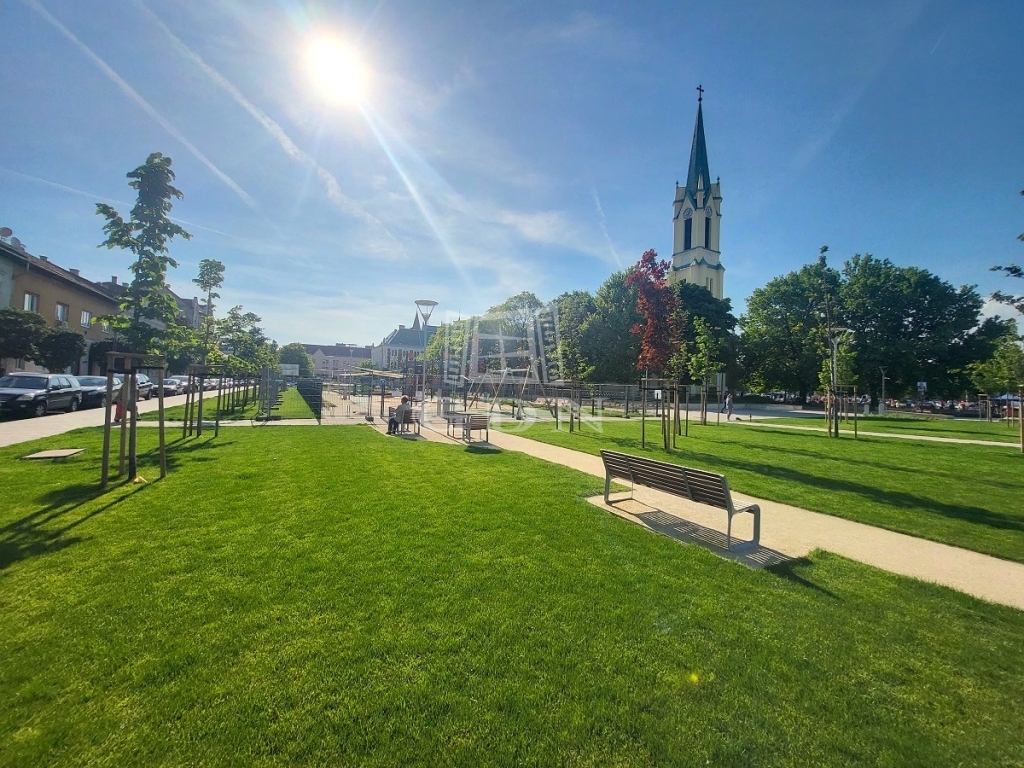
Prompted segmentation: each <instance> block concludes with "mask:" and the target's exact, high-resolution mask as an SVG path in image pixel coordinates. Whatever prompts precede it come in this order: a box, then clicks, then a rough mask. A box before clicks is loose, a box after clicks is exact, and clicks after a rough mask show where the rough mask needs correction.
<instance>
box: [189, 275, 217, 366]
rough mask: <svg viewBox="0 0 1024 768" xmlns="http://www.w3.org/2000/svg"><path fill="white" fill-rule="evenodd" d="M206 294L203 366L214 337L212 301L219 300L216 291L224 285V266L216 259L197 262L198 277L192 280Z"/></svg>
mask: <svg viewBox="0 0 1024 768" xmlns="http://www.w3.org/2000/svg"><path fill="white" fill-rule="evenodd" d="M192 282H193V283H195V284H196V285H198V286H199V287H200V288H201V289H202V290H203V292H204V293H206V316H205V317H204V318H203V344H202V362H203V364H204V365H205V364H206V360H207V358H208V357H209V354H210V340H211V339H212V338H213V336H214V333H213V331H214V326H215V322H214V319H213V300H214V299H219V298H220V294H219V293H217V289H218V288H220V287H221V286H222V285H223V284H224V264H222V263H221V262H219V261H217V260H216V259H203V260H202V261H200V262H199V276H198V277H195V278H193V279H192Z"/></svg>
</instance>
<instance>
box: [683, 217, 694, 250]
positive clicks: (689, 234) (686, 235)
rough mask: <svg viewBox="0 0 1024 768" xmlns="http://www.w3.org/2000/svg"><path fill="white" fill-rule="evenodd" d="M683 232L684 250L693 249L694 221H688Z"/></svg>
mask: <svg viewBox="0 0 1024 768" xmlns="http://www.w3.org/2000/svg"><path fill="white" fill-rule="evenodd" d="M684 226H685V229H684V230H683V250H684V251H688V250H690V249H691V248H692V247H693V219H687V220H686V224H685V225H684Z"/></svg>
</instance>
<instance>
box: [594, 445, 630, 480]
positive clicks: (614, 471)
mask: <svg viewBox="0 0 1024 768" xmlns="http://www.w3.org/2000/svg"><path fill="white" fill-rule="evenodd" d="M601 459H602V461H604V471H605V472H607V473H608V474H609V475H611V476H612V477H621V478H622V479H624V480H632V479H633V475H632V474H631V473H630V471H629V456H628V455H626V454H625V453H616V452H615V451H601Z"/></svg>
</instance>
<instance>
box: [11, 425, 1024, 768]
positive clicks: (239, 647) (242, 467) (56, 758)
mask: <svg viewBox="0 0 1024 768" xmlns="http://www.w3.org/2000/svg"><path fill="white" fill-rule="evenodd" d="M723 431H724V430H723ZM141 439H142V445H143V448H144V449H145V450H151V449H152V444H153V440H154V439H155V435H153V434H152V433H151V432H150V431H148V430H145V431H143V432H142V433H141ZM99 440H100V438H99V432H98V430H91V431H80V432H77V433H71V434H69V435H64V436H60V437H57V438H50V439H47V440H42V441H38V442H36V443H33V444H29V445H19V446H14V447H10V448H5V449H0V486H2V487H3V488H4V489H5V490H4V496H5V504H4V506H3V509H2V511H0V558H2V559H0V579H2V589H0V615H2V616H3V617H4V618H3V631H2V632H0V690H3V696H2V697H0V764H2V765H30V766H40V765H47V764H60V765H92V764H102V765H152V764H160V765H240V766H250V765H282V764H311V765H313V764H315V765H325V764H329V765H354V764H361V765H555V764H566V765H610V764H614V765H700V766H704V765H707V764H712V765H744V766H745V765H815V766H817V765H837V764H869V765H875V764H887V765H900V766H903V765H928V766H931V765H955V764H964V765H972V766H978V765H1019V764H1021V763H1022V762H1024V719H1022V718H1021V717H1020V713H1021V712H1022V711H1024V654H1021V653H1020V638H1021V637H1022V635H1024V612H1020V611H1015V610H1013V609H1010V608H1005V607H1000V606H994V605H990V604H986V603H982V602H980V601H978V600H974V599H972V598H969V597H967V596H964V595H961V594H959V593H955V592H952V591H950V590H947V589H944V588H941V587H936V586H933V585H928V584H924V583H921V582H916V581H913V580H909V579H905V578H901V577H897V576H894V575H891V574H887V573H884V572H881V571H878V570H874V569H871V568H868V567H865V566H860V565H858V564H855V563H852V562H850V561H847V560H844V559H842V558H839V557H836V556H830V555H826V554H815V555H813V556H812V557H810V558H808V559H806V560H802V561H798V562H795V563H792V564H790V565H789V566H786V567H779V568H777V569H775V570H774V571H771V572H769V571H752V570H748V569H746V568H744V567H743V566H740V565H737V564H734V563H730V562H727V561H724V560H721V559H719V558H717V557H715V556H714V555H712V554H711V553H709V552H707V551H705V550H703V549H700V548H697V547H693V546H686V545H681V544H679V543H677V542H675V541H672V540H670V539H667V538H664V537H660V536H657V535H654V534H651V533H650V532H647V531H645V530H642V529H641V528H639V527H637V526H634V525H631V524H629V523H627V522H625V521H623V520H621V519H619V518H616V517H614V516H611V515H608V514H606V513H604V512H602V511H601V510H599V509H597V508H595V507H593V506H592V505H590V504H588V503H586V502H585V501H583V500H582V498H583V497H585V496H587V495H590V494H594V493H596V492H598V490H599V484H600V481H599V480H597V479H595V478H592V477H588V476H584V475H582V474H579V473H575V472H572V471H570V470H567V469H564V468H562V467H558V466H554V465H550V464H546V463H544V462H541V461H538V460H534V459H531V458H529V457H526V456H523V455H520V454H513V453H507V452H506V453H491V452H481V451H477V450H473V449H466V448H464V447H459V446H448V445H438V444H432V443H426V442H411V441H405V440H395V439H387V438H384V437H382V436H380V435H378V434H376V433H374V432H372V431H371V430H369V429H366V428H364V427H333V428H309V427H306V428H298V427H297V428H289V427H263V428H256V429H252V430H249V429H245V430H228V431H226V432H223V433H221V436H220V437H219V438H216V439H214V438H212V437H204V438H202V439H192V440H189V441H182V440H176V441H175V442H174V443H173V444H172V453H171V458H172V461H171V465H172V470H171V474H170V475H169V476H168V477H167V479H165V480H163V481H157V482H151V483H150V484H148V485H144V486H126V485H119V486H114V487H112V488H111V489H110V490H108V491H107V492H106V493H100V492H99V490H98V488H97V487H96V479H97V478H98V476H99V462H98V458H99ZM71 445H75V446H82V447H85V448H87V451H86V453H85V454H83V455H82V456H81V457H80V458H78V459H75V460H71V461H67V462H64V463H45V464H38V463H28V462H18V461H16V459H17V458H18V457H20V456H22V455H25V454H27V453H29V452H32V451H35V450H38V449H41V448H47V447H58V446H71ZM147 461H151V458H149V459H147ZM149 466H150V468H149V469H148V470H146V471H144V475H148V476H149V477H151V478H152V477H154V476H155V474H156V473H155V471H154V470H153V469H152V467H151V465H149Z"/></svg>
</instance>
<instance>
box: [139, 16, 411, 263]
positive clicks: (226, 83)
mask: <svg viewBox="0 0 1024 768" xmlns="http://www.w3.org/2000/svg"><path fill="white" fill-rule="evenodd" d="M135 4H136V5H137V6H138V7H139V9H140V10H141V11H142V12H143V13H144V14H145V15H146V16H147V17H148V18H149V19H150V21H152V22H153V24H155V25H156V26H157V27H159V29H160V30H161V31H162V32H163V33H164V34H165V35H166V36H167V38H168V39H169V40H170V41H171V44H172V45H173V46H174V48H175V50H176V51H177V52H178V53H179V54H181V55H182V56H183V57H184V58H186V59H188V60H189V61H190V62H192V63H193V64H194V65H195V66H196V67H198V68H199V70H200V71H201V72H202V73H203V74H205V75H206V76H207V77H208V78H210V80H212V81H213V82H214V83H216V84H217V85H218V86H219V87H220V88H222V89H223V90H224V91H226V92H227V94H228V95H229V96H230V97H231V98H232V100H234V102H235V103H236V104H238V106H240V107H241V108H242V109H244V110H245V111H246V112H248V113H249V115H250V116H251V117H252V118H253V119H255V120H256V122H258V123H259V124H260V125H261V126H262V127H263V129H264V130H265V131H266V132H267V133H268V134H270V136H271V137H273V139H274V140H275V141H276V142H277V143H278V146H280V147H281V149H282V150H283V151H284V153H285V154H286V155H287V156H288V157H289V158H291V159H292V160H295V161H296V162H298V163H301V164H302V165H304V166H307V167H309V168H312V169H313V171H314V173H315V174H316V177H317V178H318V179H319V180H320V181H321V183H322V184H323V185H324V188H325V190H326V193H327V199H328V200H329V201H330V202H331V203H332V204H333V205H334V206H335V207H336V208H338V210H340V211H342V212H343V213H345V214H347V215H349V216H351V217H353V218H356V219H359V220H360V221H362V222H364V223H365V224H369V225H370V226H372V227H374V228H375V229H377V230H378V231H380V232H381V233H382V234H384V235H385V236H386V237H387V238H389V239H390V240H391V241H392V243H393V244H394V245H395V246H396V247H397V249H398V251H399V252H400V253H401V254H402V255H403V256H404V255H405V249H404V248H403V246H402V244H401V242H399V240H398V239H397V238H396V237H395V236H394V235H393V234H392V233H391V232H390V230H389V229H388V228H387V227H386V226H385V225H384V223H383V222H382V221H381V220H380V219H378V218H377V217H376V216H374V215H373V214H371V213H369V212H368V211H366V210H364V209H363V208H362V207H361V206H359V205H358V204H357V203H356V202H355V201H354V200H352V199H351V198H350V197H348V195H346V194H345V193H344V192H343V191H342V189H341V185H340V184H339V183H338V180H337V178H335V176H334V174H332V173H331V172H330V171H328V170H327V169H326V168H324V167H323V166H322V165H320V164H319V163H317V162H316V160H315V159H314V158H313V157H312V156H311V155H309V153H307V152H305V151H303V150H302V149H300V148H299V146H298V145H297V144H296V143H295V142H294V141H292V139H291V137H290V136H289V135H288V134H287V133H286V132H285V130H284V129H283V128H282V127H281V126H280V125H279V124H278V123H277V122H276V121H275V120H274V119H273V118H271V117H270V115H268V114H267V113H266V112H264V111H263V110H262V109H260V108H259V107H257V106H256V105H255V104H253V103H252V102H251V101H250V100H249V99H248V98H246V96H245V94H243V93H242V92H241V91H240V90H238V88H237V87H236V86H235V85H234V83H232V82H231V81H230V80H228V79H227V78H226V77H224V76H223V75H222V74H221V73H220V72H218V71H217V70H216V69H215V68H214V67H212V66H211V65H210V64H208V63H207V62H206V61H205V60H204V59H203V58H202V57H201V56H200V55H199V54H198V53H196V52H195V51H193V50H192V49H191V48H189V47H188V46H187V45H185V43H184V42H183V41H182V40H181V38H179V37H178V36H177V35H175V34H174V32H172V31H171V30H170V28H169V27H168V26H167V25H166V24H164V22H163V21H162V20H161V19H160V17H158V16H157V15H156V14H155V13H154V12H153V11H152V10H151V9H150V8H149V7H148V6H147V5H146V4H145V3H144V2H142V0H135Z"/></svg>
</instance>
